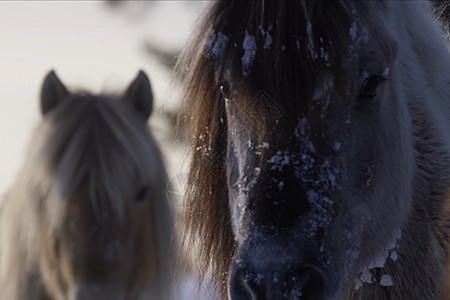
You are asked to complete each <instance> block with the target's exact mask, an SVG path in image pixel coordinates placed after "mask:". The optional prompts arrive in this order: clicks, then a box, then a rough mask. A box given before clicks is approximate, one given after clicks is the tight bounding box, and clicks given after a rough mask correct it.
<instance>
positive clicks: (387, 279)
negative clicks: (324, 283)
mask: <svg viewBox="0 0 450 300" xmlns="http://www.w3.org/2000/svg"><path fill="white" fill-rule="evenodd" d="M380 284H381V285H382V286H392V285H393V283H392V277H391V276H389V275H387V274H385V275H383V276H381V280H380Z"/></svg>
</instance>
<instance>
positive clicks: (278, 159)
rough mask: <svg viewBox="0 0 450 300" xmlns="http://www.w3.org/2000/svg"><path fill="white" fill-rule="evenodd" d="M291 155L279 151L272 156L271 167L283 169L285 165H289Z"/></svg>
mask: <svg viewBox="0 0 450 300" xmlns="http://www.w3.org/2000/svg"><path fill="white" fill-rule="evenodd" d="M289 162H290V157H289V155H288V154H287V152H284V153H283V152H282V151H277V153H276V155H274V156H272V158H271V159H270V163H271V164H272V167H271V169H272V170H277V171H282V170H283V167H284V166H287V165H289Z"/></svg>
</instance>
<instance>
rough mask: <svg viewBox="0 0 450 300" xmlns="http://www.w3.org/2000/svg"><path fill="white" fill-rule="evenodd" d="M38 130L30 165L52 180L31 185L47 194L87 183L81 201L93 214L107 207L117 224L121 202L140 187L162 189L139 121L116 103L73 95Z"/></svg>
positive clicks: (157, 161)
mask: <svg viewBox="0 0 450 300" xmlns="http://www.w3.org/2000/svg"><path fill="white" fill-rule="evenodd" d="M42 127H43V128H44V129H45V130H42V135H41V136H39V137H38V138H39V139H40V141H39V143H38V144H40V145H41V146H40V149H38V151H37V152H36V157H35V159H34V160H35V161H34V164H35V167H36V168H44V169H46V170H47V172H48V173H47V174H48V175H47V176H48V177H50V178H53V179H49V180H47V181H46V182H45V183H42V182H38V183H37V184H44V185H52V186H48V187H47V188H48V189H51V190H53V193H55V192H56V193H57V194H59V195H60V197H62V198H66V199H67V198H68V197H70V195H72V194H73V193H74V192H75V191H76V190H77V188H78V187H79V186H80V185H81V183H82V181H83V180H88V181H87V183H88V185H89V195H86V196H89V198H90V200H91V201H92V205H93V208H94V210H98V211H100V210H101V207H105V206H106V207H112V208H113V212H114V213H115V215H116V216H117V217H119V218H122V217H123V216H122V214H123V211H124V210H123V208H124V204H125V201H126V200H127V199H129V201H132V198H133V196H134V195H135V194H136V192H137V191H138V189H139V188H140V186H142V185H150V186H152V187H155V190H158V189H159V188H158V186H160V185H161V184H165V180H166V178H165V176H166V175H165V171H164V167H163V164H162V158H161V157H160V153H159V151H158V149H157V146H156V144H155V141H154V140H153V138H152V137H151V135H150V133H149V132H148V131H147V130H148V128H147V126H146V124H145V121H144V120H141V119H140V118H139V117H138V116H137V115H136V114H135V113H133V112H132V108H131V107H128V105H126V104H125V103H123V101H121V99H120V98H116V97H113V96H91V95H89V94H75V95H73V96H72V97H71V99H67V101H66V102H65V103H62V104H61V107H59V108H58V109H57V110H55V111H54V112H52V114H51V115H50V116H49V117H48V120H46V121H45V122H44V124H43V125H42ZM37 164H43V165H41V166H37ZM36 180H39V179H36ZM55 188H56V190H55ZM44 189H45V188H44ZM102 202H103V203H102ZM104 202H107V203H104ZM106 204H108V205H106ZM96 207H97V209H96ZM98 211H95V213H99V212H98Z"/></svg>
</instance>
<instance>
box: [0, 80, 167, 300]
mask: <svg viewBox="0 0 450 300" xmlns="http://www.w3.org/2000/svg"><path fill="white" fill-rule="evenodd" d="M152 100H153V97H152V92H151V87H150V82H149V79H148V77H147V76H146V75H145V74H144V73H143V72H140V73H139V75H138V76H137V78H136V79H135V80H134V81H133V82H132V83H131V85H130V86H129V87H128V89H127V90H126V92H125V93H124V94H123V95H92V94H89V93H86V92H69V91H68V90H67V89H66V87H65V86H64V85H63V84H62V83H61V82H60V81H59V79H58V78H57V77H56V75H55V73H54V72H50V74H49V75H48V76H47V77H46V79H45V81H44V84H43V87H42V95H41V102H40V103H41V112H42V115H43V116H44V118H43V120H42V122H41V124H40V126H39V127H38V128H37V129H36V131H35V133H34V134H33V137H32V140H31V143H30V147H29V153H28V155H27V159H26V161H25V164H24V167H23V169H22V171H21V173H20V174H19V176H18V178H17V180H16V182H15V184H14V186H13V187H12V188H11V190H10V191H9V193H8V195H7V196H6V198H5V199H4V200H3V202H2V206H1V210H0V299H2V300H48V299H53V300H94V299H95V300H137V299H142V298H141V296H142V295H143V294H146V295H147V297H150V299H164V300H166V299H170V296H169V295H170V293H171V279H172V265H173V262H171V260H170V258H172V257H173V255H172V254H173V253H172V246H171V231H172V217H171V212H170V209H169V204H168V202H167V199H166V189H165V187H166V173H165V169H164V165H163V162H162V158H161V154H160V151H159V148H158V146H157V144H156V142H155V140H154V138H153V137H152V135H151V133H150V131H149V128H148V126H147V119H148V117H149V116H150V114H151V112H152V104H153V101H152ZM146 299H147V298H146Z"/></svg>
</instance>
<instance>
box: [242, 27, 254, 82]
mask: <svg viewBox="0 0 450 300" xmlns="http://www.w3.org/2000/svg"><path fill="white" fill-rule="evenodd" d="M242 48H243V49H244V55H243V56H242V58H241V62H242V75H244V76H247V75H248V74H249V73H250V69H251V67H252V65H253V61H254V60H255V56H256V39H255V36H253V35H251V34H249V33H248V32H247V31H246V32H245V38H244V42H243V44H242Z"/></svg>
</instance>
